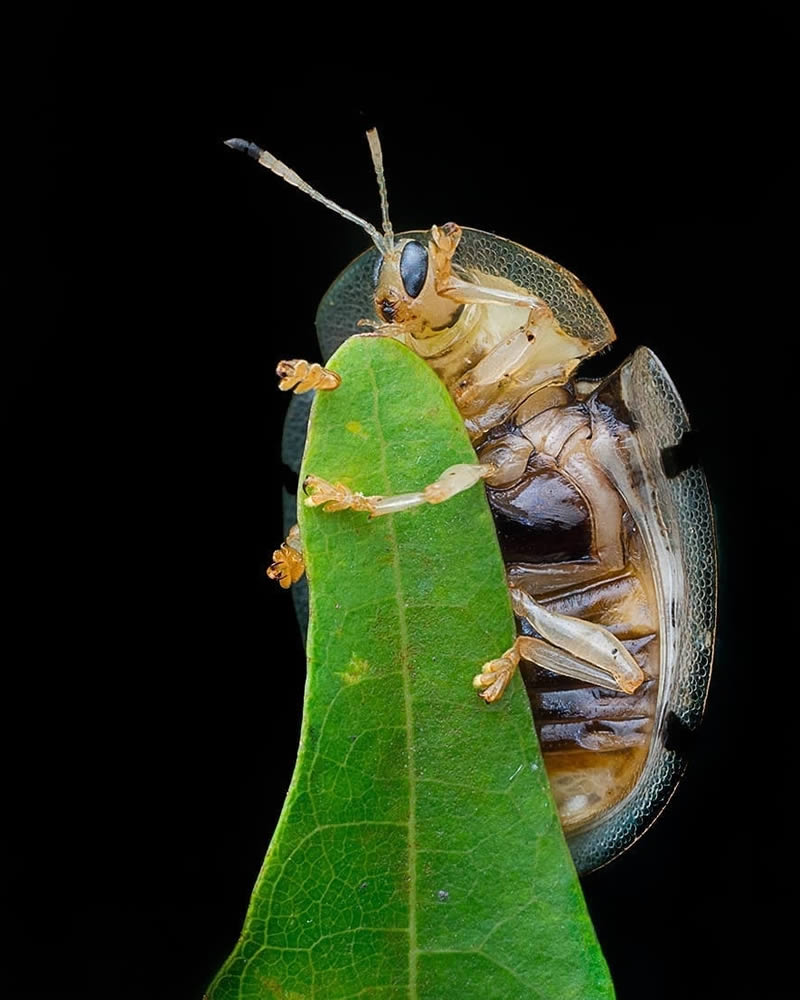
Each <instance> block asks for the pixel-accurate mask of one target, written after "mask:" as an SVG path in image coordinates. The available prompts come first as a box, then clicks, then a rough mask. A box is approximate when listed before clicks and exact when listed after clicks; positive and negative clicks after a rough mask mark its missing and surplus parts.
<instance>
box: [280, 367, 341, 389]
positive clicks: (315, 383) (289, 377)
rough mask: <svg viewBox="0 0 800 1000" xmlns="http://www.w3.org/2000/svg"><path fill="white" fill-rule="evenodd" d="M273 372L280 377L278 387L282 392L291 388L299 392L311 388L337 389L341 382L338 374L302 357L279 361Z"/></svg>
mask: <svg viewBox="0 0 800 1000" xmlns="http://www.w3.org/2000/svg"><path fill="white" fill-rule="evenodd" d="M275 373H276V375H277V376H278V378H279V379H280V382H278V388H279V389H280V390H281V391H282V392H288V391H289V390H290V389H292V390H293V391H294V392H295V393H297V394H300V393H303V392H309V391H310V390H311V389H327V390H329V391H330V390H331V389H338V388H339V386H340V385H341V384H342V379H341V376H340V375H337V374H336V372H333V371H331V370H330V369H328V368H323V367H322V365H318V364H317V363H316V362H315V363H314V364H309V363H308V361H303V360H302V358H294V359H293V360H292V361H280V362H278V367H277V368H276V369H275Z"/></svg>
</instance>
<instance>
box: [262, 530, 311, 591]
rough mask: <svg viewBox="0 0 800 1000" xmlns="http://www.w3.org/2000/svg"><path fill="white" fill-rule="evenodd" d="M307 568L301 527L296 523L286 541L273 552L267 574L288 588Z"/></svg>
mask: <svg viewBox="0 0 800 1000" xmlns="http://www.w3.org/2000/svg"><path fill="white" fill-rule="evenodd" d="M305 569H306V564H305V560H304V559H303V546H302V543H301V541H300V529H299V528H298V527H297V525H296V524H295V525H292V527H291V529H290V530H289V534H288V535H287V536H286V541H285V542H283V544H282V545H281V547H280V548H279V549H275V551H274V552H273V553H272V565H271V566H268V567H267V576H268V577H269V578H270V580H277V581H278V583H279V584H280V585H281V587H283V589H284V590H288V589H289V587H291V585H292V584H293V583H297V581H298V580H299V579H300V577H301V576H302V575H303V573H304V572H305Z"/></svg>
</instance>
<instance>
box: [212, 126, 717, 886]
mask: <svg viewBox="0 0 800 1000" xmlns="http://www.w3.org/2000/svg"><path fill="white" fill-rule="evenodd" d="M368 139H369V143H370V149H371V152H372V157H373V162H374V165H375V170H376V174H377V178H378V185H379V190H380V198H381V209H382V219H383V227H382V232H379V231H378V230H377V229H376V228H375V227H374V226H372V225H371V224H370V223H369V222H366V221H365V220H364V219H361V218H359V217H358V216H355V215H354V214H353V213H351V212H349V211H347V210H345V209H342V208H340V207H339V206H338V205H336V204H335V203H334V202H332V201H330V200H329V199H327V198H325V197H324V196H322V195H321V194H319V193H318V192H317V191H315V190H314V189H313V188H311V187H310V186H309V185H308V184H306V183H305V181H303V180H302V179H301V178H300V177H299V176H298V175H297V174H296V173H295V172H294V171H293V170H290V169H289V168H288V167H286V166H285V165H284V164H282V163H281V162H280V161H279V160H277V159H276V158H275V157H273V156H272V155H271V154H270V153H268V152H266V151H265V150H262V149H260V148H259V147H257V146H255V145H254V144H252V143H249V142H245V141H243V140H241V139H232V140H229V142H228V145H230V146H232V147H233V148H236V149H240V150H243V151H245V152H247V153H248V154H249V155H250V156H252V157H253V158H254V159H256V160H257V161H258V162H259V163H261V164H262V165H263V166H266V167H268V168H269V169H270V170H272V171H273V172H275V173H277V174H278V175H279V176H281V177H282V178H283V179H284V180H286V181H287V182H289V183H290V184H293V185H294V186H296V187H298V188H300V189H301V190H302V191H303V192H304V193H306V194H308V195H310V196H311V197H313V198H315V199H316V200H318V201H320V202H322V203H323V204H324V205H326V206H327V207H328V208H331V209H332V210H333V211H335V212H337V213H338V214H340V215H342V216H344V217H345V218H347V219H350V220H351V221H353V222H356V223H357V224H358V225H360V226H361V227H362V228H363V229H365V231H366V232H367V233H368V234H369V236H370V237H371V239H372V241H373V243H374V247H373V248H372V249H369V250H367V251H365V252H364V253H363V254H361V256H359V257H358V258H356V260H354V261H353V262H352V263H351V264H350V265H349V267H347V268H346V269H345V271H344V272H343V273H342V274H341V275H340V276H339V277H338V278H337V279H336V281H335V282H334V283H333V285H332V286H331V288H330V289H329V291H328V292H327V294H326V295H325V296H324V298H323V300H322V303H321V304H320V306H319V309H318V312H317V331H318V336H319V340H320V344H321V347H322V350H323V353H324V354H325V355H326V356H329V355H330V354H331V353H332V352H333V350H334V349H335V348H336V347H337V346H338V345H339V344H340V343H341V342H342V341H343V340H344V339H345V338H347V337H349V336H351V335H353V334H355V333H359V332H363V331H364V329H365V327H367V328H371V332H372V334H373V335H378V336H391V337H395V338H397V339H400V340H402V341H403V342H404V343H405V344H406V345H407V346H409V347H410V348H411V349H413V350H414V351H415V352H416V353H417V354H419V355H420V356H421V357H423V358H425V359H426V360H427V361H428V362H429V363H430V365H431V366H432V367H433V368H434V370H435V371H436V372H437V373H438V374H439V376H440V377H441V378H442V380H443V381H444V383H445V385H446V386H447V388H448V390H449V391H450V393H451V395H452V397H453V399H454V401H455V403H456V405H457V406H458V408H459V411H460V412H461V414H462V416H463V418H464V421H465V425H466V427H467V430H468V431H469V434H470V437H471V439H472V442H473V445H474V446H475V449H476V452H477V457H478V463H476V465H475V466H459V467H454V468H453V469H450V470H444V472H443V473H442V476H441V477H440V479H439V480H438V481H437V482H436V483H429V484H425V483H420V484H419V490H418V491H417V492H415V493H411V494H405V495H403V496H400V497H364V496H363V495H362V494H360V493H358V492H357V491H354V490H350V489H346V488H344V487H342V486H341V484H337V483H327V482H325V481H323V480H318V479H314V478H313V477H312V478H311V480H310V481H307V483H306V484H305V485H306V489H307V490H308V492H309V494H310V495H309V498H308V501H307V502H308V503H311V504H315V505H317V504H319V505H324V507H325V509H328V510H331V511H335V510H341V509H345V508H348V507H349V508H352V509H357V510H363V511H366V512H367V513H369V514H370V516H380V515H384V514H391V515H392V516H402V511H403V510H405V509H407V508H409V507H413V506H416V505H418V504H421V503H438V502H443V501H446V499H447V498H448V497H450V496H452V495H454V494H455V493H457V492H459V491H460V490H462V489H467V488H470V487H472V486H474V485H475V484H476V483H477V482H479V481H480V480H481V479H483V480H484V481H485V483H486V489H487V493H488V496H489V502H490V505H491V507H492V511H493V513H494V515H495V523H496V527H497V531H498V538H499V541H500V545H501V549H502V551H503V555H504V558H505V560H506V565H507V570H508V579H509V585H510V587H511V598H512V604H513V607H514V611H515V614H516V615H517V621H518V639H517V642H516V643H515V645H514V647H512V649H510V650H507V651H505V652H503V651H501V650H498V658H497V659H496V660H493V661H491V662H490V663H488V664H485V665H483V667H481V665H480V664H476V668H478V673H477V674H476V677H475V680H474V683H475V686H476V687H477V688H478V689H479V690H480V693H481V696H482V697H484V698H485V699H486V700H487V701H491V700H494V699H495V698H497V697H500V696H501V695H502V692H503V690H504V688H505V685H506V684H507V682H508V679H509V677H510V676H511V674H512V673H513V671H514V670H515V669H516V668H517V666H518V664H519V667H520V669H521V670H522V673H523V676H524V680H525V683H526V686H527V689H528V693H529V696H530V699H531V704H532V708H533V712H534V718H535V720H536V726H537V730H538V733H539V738H540V741H541V744H542V751H543V753H544V757H545V762H546V765H547V768H548V773H549V775H550V779H551V784H552V787H553V791H554V794H555V798H556V802H557V805H558V807H559V813H560V816H561V820H562V824H563V826H564V829H565V832H566V834H567V837H568V840H569V843H570V848H571V850H572V853H573V857H574V859H575V862H576V865H577V867H578V868H579V870H582V871H587V870H590V869H592V868H595V867H598V866H599V865H602V864H605V863H606V862H607V861H609V860H611V858H613V857H614V856H615V855H616V854H617V853H619V852H620V851H621V850H623V849H624V848H626V847H627V846H628V845H629V844H630V843H632V842H633V841H634V840H635V839H636V838H637V837H638V836H639V835H640V834H641V833H642V832H643V831H644V830H645V829H646V827H647V826H648V825H649V823H651V822H652V820H653V819H654V818H655V817H656V816H657V814H658V813H659V811H660V810H661V808H663V806H664V804H665V803H666V801H667V799H668V798H669V796H670V794H671V793H672V791H673V790H674V788H675V785H676V783H677V781H678V778H679V777H680V774H681V773H682V769H683V765H682V759H681V757H680V755H679V754H678V753H677V752H676V750H675V749H673V747H672V745H671V739H672V736H673V734H674V732H675V730H676V729H678V730H682V729H683V730H686V729H688V730H692V729H694V728H695V727H696V726H697V725H698V724H699V721H700V719H701V716H702V712H703V707H704V703H705V697H706V691H707V686H708V680H709V675H710V669H711V660H712V653H713V640H714V622H715V588H716V560H715V548H714V532H713V523H712V517H711V507H710V503H709V499H708V492H707V488H706V484H705V479H704V477H703V474H702V472H701V471H700V470H699V469H698V468H697V467H695V466H689V467H684V463H683V461H682V454H681V442H682V439H683V436H684V435H685V434H686V433H687V431H688V430H689V423H688V419H687V417H686V413H685V411H684V408H683V405H682V403H681V401H680V398H679V396H678V394H677V391H676V390H675V387H674V386H673V384H672V382H671V380H670V378H669V376H668V375H667V373H666V371H665V370H664V368H663V366H662V365H661V363H660V362H659V361H658V359H657V358H656V357H655V355H654V354H653V353H652V352H650V351H649V350H647V349H646V348H638V349H637V350H636V351H635V352H634V354H633V355H632V357H631V358H629V359H628V360H627V361H626V362H625V363H623V364H622V365H621V366H620V367H619V368H618V369H617V370H616V371H615V372H613V373H612V374H611V375H609V376H608V377H607V378H604V379H600V380H593V381H589V380H584V379H581V378H579V377H578V372H577V370H578V367H579V365H580V363H581V361H582V360H583V359H585V358H587V357H589V356H590V355H592V354H595V353H597V352H598V351H600V350H602V349H603V348H604V347H606V346H607V345H608V344H610V343H611V342H612V341H613V340H614V339H615V333H614V331H613V328H612V326H611V324H610V322H609V320H608V318H607V317H606V315H605V313H604V312H603V310H602V308H601V307H600V306H599V304H598V303H597V301H596V300H595V298H594V296H593V295H592V294H591V292H590V291H589V290H588V289H587V288H586V287H585V286H584V285H583V284H582V283H581V282H580V281H579V280H578V279H577V278H576V277H575V276H574V275H572V274H571V273H570V272H569V271H567V270H566V269H565V268H563V267H561V266H560V265H558V264H556V263H554V262H553V261H551V260H548V259H547V258H545V257H542V256H541V255H539V254H537V253H535V252H534V251H531V250H528V249H526V248H524V247H522V246H520V245H518V244H516V243H512V242H511V241H508V240H504V239H501V238H499V237H496V236H493V235H491V234H488V233H484V232H480V231H478V230H472V229H466V228H461V227H460V226H457V225H455V224H454V223H448V224H446V225H443V226H433V227H432V228H431V230H430V231H429V232H427V233H425V232H416V231H415V232H408V233H402V234H398V235H395V234H394V232H393V229H392V226H391V222H390V219H389V209H388V199H387V194H386V185H385V181H384V172H383V162H382V154H381V149H380V144H379V142H378V138H377V133H376V132H375V131H374V130H373V131H372V132H370V133H368ZM278 375H279V377H280V388H281V389H284V390H294V391H295V393H298V394H299V395H296V396H295V398H294V399H293V401H292V406H291V407H290V411H289V416H288V418H287V430H286V433H285V447H284V451H285V454H286V457H287V459H288V461H289V463H290V464H292V465H293V466H294V468H295V471H297V469H299V460H300V454H301V451H302V440H303V428H304V426H305V422H306V420H307V417H308V406H307V404H306V402H305V401H306V400H307V399H308V397H307V396H305V395H303V394H304V393H306V392H307V391H308V390H310V389H318V390H323V391H335V389H336V388H337V386H338V384H339V383H338V376H336V375H335V374H334V373H332V372H328V371H327V370H326V369H325V368H323V367H322V366H321V365H318V364H309V363H308V362H306V361H303V360H299V359H296V360H292V361H285V362H281V364H280V365H279V366H278ZM269 572H270V575H272V576H273V577H274V578H275V579H278V580H279V581H280V582H281V584H282V585H283V586H289V585H290V584H291V583H295V584H297V583H298V581H300V577H301V576H302V540H301V539H300V538H299V536H298V534H297V532H296V530H290V531H289V534H288V537H287V540H286V542H285V543H284V544H283V545H282V546H281V548H280V549H278V550H277V551H276V553H275V561H274V563H273V565H272V567H271V568H270V571H269ZM300 604H301V605H302V599H301V601H300ZM501 654H502V655H501Z"/></svg>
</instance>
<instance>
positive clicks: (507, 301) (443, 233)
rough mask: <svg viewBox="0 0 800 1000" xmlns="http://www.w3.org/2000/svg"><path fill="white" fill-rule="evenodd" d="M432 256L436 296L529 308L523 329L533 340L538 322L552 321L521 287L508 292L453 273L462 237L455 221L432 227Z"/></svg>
mask: <svg viewBox="0 0 800 1000" xmlns="http://www.w3.org/2000/svg"><path fill="white" fill-rule="evenodd" d="M431 239H432V243H431V258H432V261H433V271H434V286H435V288H436V293H437V295H442V296H444V297H445V298H447V299H451V300H452V301H453V302H458V303H460V304H461V305H467V304H469V303H481V304H484V305H500V306H516V307H518V308H519V307H522V308H526V309H529V310H530V313H529V315H528V321H527V323H526V324H525V327H524V329H525V332H526V333H527V334H528V338H529V339H530V340H533V336H534V333H535V327H536V325H537V324H538V323H540V322H543V321H547V322H551V321H553V311H552V310H551V308H550V306H549V305H548V304H547V303H546V302H545V301H544V299H540V298H539V297H538V296H536V295H532V294H531V293H530V292H525V291H523V290H522V289H519V290H516V291H511V290H510V289H507V288H487V287H485V286H483V285H478V284H475V283H474V282H471V281H464V280H463V279H461V278H458V277H456V276H455V275H454V274H453V255H454V254H455V252H456V248H457V247H458V244H459V241H460V240H461V227H460V226H457V225H456V224H455V223H454V222H447V223H445V225H444V226H433V227H432V229H431Z"/></svg>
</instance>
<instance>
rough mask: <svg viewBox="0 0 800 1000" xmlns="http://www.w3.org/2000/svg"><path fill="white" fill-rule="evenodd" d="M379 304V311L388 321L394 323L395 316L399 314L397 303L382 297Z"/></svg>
mask: <svg viewBox="0 0 800 1000" xmlns="http://www.w3.org/2000/svg"><path fill="white" fill-rule="evenodd" d="M377 306H378V311H379V312H380V314H381V316H383V318H384V319H385V320H386V322H387V323H394V318H395V316H396V315H397V303H396V302H392V301H391V299H380V301H379V302H378V303H377Z"/></svg>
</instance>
